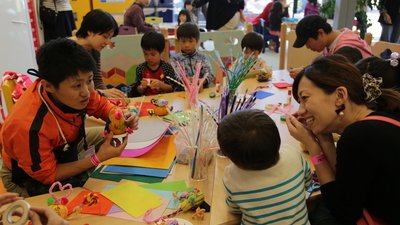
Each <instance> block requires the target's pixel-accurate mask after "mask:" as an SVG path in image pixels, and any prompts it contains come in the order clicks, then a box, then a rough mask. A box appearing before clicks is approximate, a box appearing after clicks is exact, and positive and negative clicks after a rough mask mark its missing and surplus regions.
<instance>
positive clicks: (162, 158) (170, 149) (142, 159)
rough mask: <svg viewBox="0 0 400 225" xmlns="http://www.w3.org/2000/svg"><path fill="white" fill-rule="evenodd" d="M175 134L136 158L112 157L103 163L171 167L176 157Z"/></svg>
mask: <svg viewBox="0 0 400 225" xmlns="http://www.w3.org/2000/svg"><path fill="white" fill-rule="evenodd" d="M174 138H175V136H169V137H163V138H161V140H160V142H159V143H158V144H157V145H156V146H154V148H153V149H152V150H150V151H149V152H147V153H146V154H144V155H141V156H139V157H136V158H118V157H115V158H112V159H109V160H107V161H104V162H102V164H103V165H120V166H138V167H147V168H157V169H169V167H170V166H171V163H172V160H174V158H175V154H176V151H175V143H174Z"/></svg>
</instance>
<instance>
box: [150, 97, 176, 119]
mask: <svg viewBox="0 0 400 225" xmlns="http://www.w3.org/2000/svg"><path fill="white" fill-rule="evenodd" d="M150 102H151V103H152V104H153V105H155V106H156V107H154V114H156V115H157V116H165V115H167V114H168V110H167V109H169V110H170V111H172V109H173V107H172V106H171V107H168V101H166V100H164V99H162V98H161V95H158V96H157V98H156V99H154V98H153V99H151V101H150Z"/></svg>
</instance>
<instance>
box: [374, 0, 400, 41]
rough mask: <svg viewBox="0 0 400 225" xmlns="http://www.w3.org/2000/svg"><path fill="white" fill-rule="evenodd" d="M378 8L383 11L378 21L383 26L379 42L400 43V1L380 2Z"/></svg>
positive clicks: (386, 0)
mask: <svg viewBox="0 0 400 225" xmlns="http://www.w3.org/2000/svg"><path fill="white" fill-rule="evenodd" d="M378 8H380V10H381V15H380V16H379V20H378V21H379V23H381V26H382V33H381V37H380V38H379V40H380V41H387V42H392V43H400V39H399V37H400V1H399V0H380V1H379V6H378Z"/></svg>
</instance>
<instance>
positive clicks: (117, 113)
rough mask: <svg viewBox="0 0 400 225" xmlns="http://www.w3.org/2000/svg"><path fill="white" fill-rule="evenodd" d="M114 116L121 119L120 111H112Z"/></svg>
mask: <svg viewBox="0 0 400 225" xmlns="http://www.w3.org/2000/svg"><path fill="white" fill-rule="evenodd" d="M114 116H115V119H117V120H119V119H121V118H122V113H121V111H116V112H115V113H114Z"/></svg>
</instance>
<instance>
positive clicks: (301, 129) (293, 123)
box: [286, 116, 320, 154]
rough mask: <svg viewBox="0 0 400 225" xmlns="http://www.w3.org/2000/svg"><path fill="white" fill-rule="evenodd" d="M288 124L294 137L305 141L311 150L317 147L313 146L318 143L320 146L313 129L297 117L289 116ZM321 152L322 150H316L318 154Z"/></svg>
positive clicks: (302, 141)
mask: <svg viewBox="0 0 400 225" xmlns="http://www.w3.org/2000/svg"><path fill="white" fill-rule="evenodd" d="M286 125H287V127H288V130H289V133H290V135H292V137H294V138H295V139H296V140H298V141H299V142H301V143H303V144H304V145H305V146H306V147H307V149H308V150H309V151H312V150H311V149H315V148H313V147H315V145H318V148H319V144H318V142H317V140H316V137H315V135H314V134H313V133H312V131H311V130H309V129H308V128H307V127H305V126H304V125H303V124H302V123H300V122H299V121H298V120H297V118H296V117H294V116H289V117H288V118H287V120H286ZM318 151H319V150H318ZM319 153H320V152H316V154H319Z"/></svg>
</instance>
